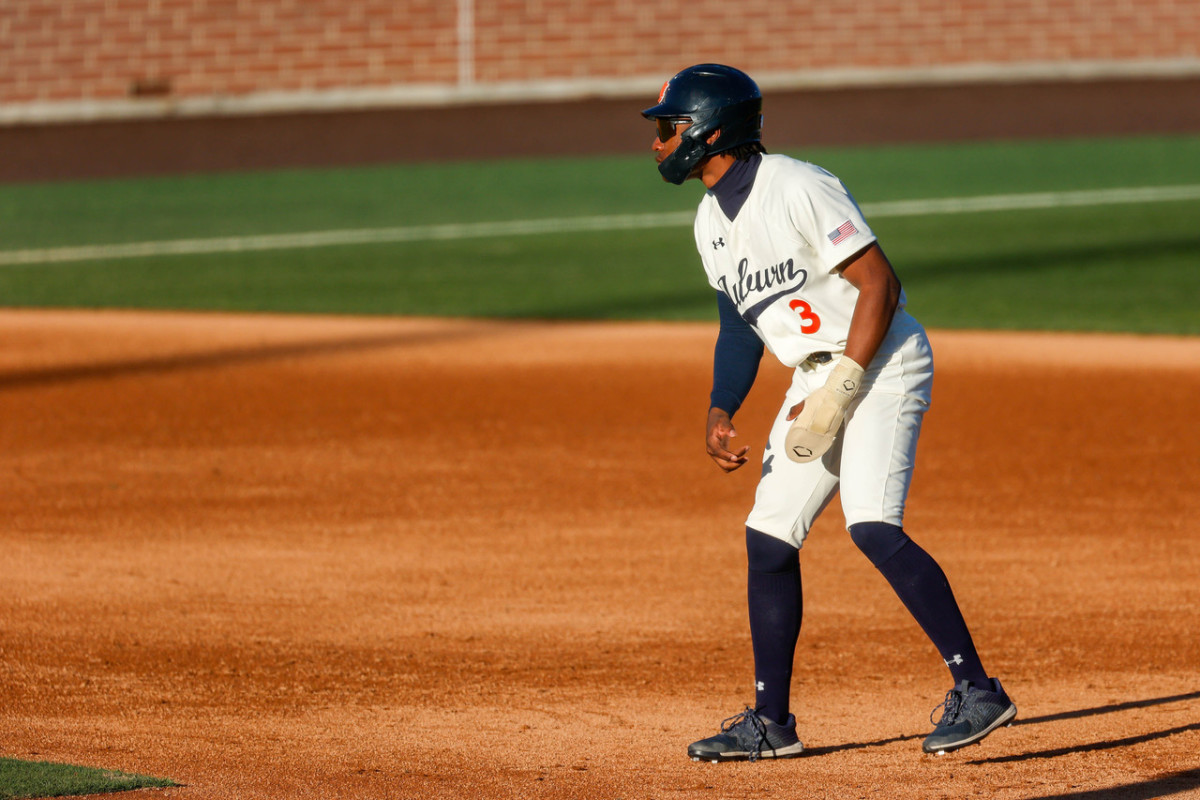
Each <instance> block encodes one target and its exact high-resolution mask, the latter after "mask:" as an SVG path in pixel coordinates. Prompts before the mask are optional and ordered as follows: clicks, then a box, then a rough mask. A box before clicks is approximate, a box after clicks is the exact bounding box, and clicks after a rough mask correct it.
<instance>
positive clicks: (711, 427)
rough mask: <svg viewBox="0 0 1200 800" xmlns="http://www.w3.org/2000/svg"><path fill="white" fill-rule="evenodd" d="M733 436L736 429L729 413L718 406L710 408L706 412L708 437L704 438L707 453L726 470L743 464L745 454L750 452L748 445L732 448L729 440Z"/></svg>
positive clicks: (735, 433) (732, 469)
mask: <svg viewBox="0 0 1200 800" xmlns="http://www.w3.org/2000/svg"><path fill="white" fill-rule="evenodd" d="M734 436H737V431H736V430H735V429H734V427H733V421H732V420H731V419H730V418H729V415H728V414H727V413H725V412H724V411H722V410H721V409H719V408H714V409H711V410H710V411H709V412H708V437H707V440H706V446H707V449H708V455H709V456H710V457H711V458H712V460H713V462H714V463H715V464H716V465H717V466H718V467H720V468H721V469H723V470H725V471H726V472H733V471H734V470H735V469H738V468H739V467H741V466H742V465H743V464H745V463H746V454H747V453H749V452H750V447H749V445H747V446H745V447H740V448H738V449H737V450H734V449H732V445H731V444H730V442H729V440H730V439H732V438H733V437H734Z"/></svg>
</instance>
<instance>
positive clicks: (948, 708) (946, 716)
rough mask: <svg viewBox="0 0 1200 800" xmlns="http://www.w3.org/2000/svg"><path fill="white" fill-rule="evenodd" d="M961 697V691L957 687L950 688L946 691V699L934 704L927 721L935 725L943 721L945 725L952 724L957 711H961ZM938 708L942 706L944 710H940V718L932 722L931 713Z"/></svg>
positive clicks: (956, 716) (955, 718)
mask: <svg viewBox="0 0 1200 800" xmlns="http://www.w3.org/2000/svg"><path fill="white" fill-rule="evenodd" d="M963 699H964V698H963V693H962V692H960V691H959V690H958V689H951V690H950V691H948V692H946V699H945V700H943V701H942V702H941V703H939V704H938V705H936V706H934V707H933V711H930V712H929V721H930V722H932V723H933V724H934V725H935V726H937V725H941V724H943V723H945V724H947V725H953V724H954V722H955V721H956V720H957V719H958V714H959V712H960V711H962V706H963ZM939 708H944V709H945V711H943V712H942V718H941V719H939V720H938V721H937V722H934V721H933V715H934V714H936V713H937V710H938V709H939Z"/></svg>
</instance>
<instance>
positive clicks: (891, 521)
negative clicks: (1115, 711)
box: [642, 64, 1017, 761]
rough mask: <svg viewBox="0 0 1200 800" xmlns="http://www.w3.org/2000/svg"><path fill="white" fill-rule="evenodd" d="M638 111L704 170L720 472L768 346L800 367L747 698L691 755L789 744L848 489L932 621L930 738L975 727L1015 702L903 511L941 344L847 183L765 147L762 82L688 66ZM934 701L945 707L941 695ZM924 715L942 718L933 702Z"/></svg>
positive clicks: (870, 534) (881, 550) (947, 741)
mask: <svg viewBox="0 0 1200 800" xmlns="http://www.w3.org/2000/svg"><path fill="white" fill-rule="evenodd" d="M642 115H643V116H645V117H646V118H647V119H650V120H652V121H654V122H655V123H656V125H657V133H658V135H657V137H656V138H655V140H654V145H653V149H654V154H655V158H656V159H657V161H658V168H659V171H660V172H661V173H662V176H663V178H664V179H665V180H667V181H670V182H671V183H675V184H682V183H683V182H684V181H686V180H688V179H689V178H697V179H699V180H700V181H701V182H702V183H703V184H704V185H705V187H706V188H707V192H706V193H705V195H704V198H703V199H702V200H701V201H700V207H699V209H698V210H697V212H696V222H695V238H696V248H697V249H698V250H699V252H700V261H701V263H702V264H703V266H704V271H705V273H706V274H707V276H708V281H709V284H710V285H711V286H712V288H713V289H715V290H716V298H717V311H718V316H719V319H720V332H719V334H718V336H717V343H716V347H715V353H714V359H713V385H712V394H711V397H710V408H709V412H708V426H707V449H708V454H709V456H711V457H712V459H713V461H714V462H716V464H717V466H718V467H720V468H721V469H722V470H724V471H726V472H732V471H734V470H736V469H739V468H741V467H742V466H743V465H745V464H746V463H747V461H748V460H749V455H748V454H749V452H750V447H749V446H740V447H739V446H738V445H737V444H736V443H734V441H733V439H734V437H736V435H737V433H736V431H735V429H734V426H733V416H734V414H735V413H736V412H737V410H738V407H739V406H740V405H741V404H742V401H743V400H744V399H745V397H746V395H747V393H748V392H749V391H750V387H751V386H752V384H753V383H754V379H755V377H756V375H757V372H758V366H759V362H760V360H761V358H762V355H763V350H764V348H765V349H767V350H770V351H771V353H772V354H774V355H775V357H776V358H778V359H779V360H780V361H781V362H783V363H784V364H786V365H788V366H789V367H793V368H794V369H795V372H794V374H793V377H792V382H791V386H790V388H789V389H788V391H787V394H786V396H785V398H784V400H783V404H782V407H781V408H780V410H779V413H778V415H777V417H776V419H775V422H774V425H773V426H772V428H771V432H770V434H769V436H768V440H767V443H766V447H765V449H764V452H763V458H762V477H761V479H760V480H759V483H758V488H757V492H756V495H755V500H754V506H753V508H752V509H751V511H750V514H749V517H748V518H747V520H746V551H747V560H748V565H749V575H748V591H747V599H748V603H749V612H750V613H749V616H750V634H751V642H752V649H753V653H754V673H755V687H756V688H755V704H754V706H753V707H752V708H751V707H747V708H746V710H745V711H744V712H743V713H741V714H737V715H736V716H733V717H730V718H729V719H727V720H725V721H724V722H723V723H722V726H721V730H720V732H719V733H717V735H715V736H712V737H710V738H707V739H702V740H700V741H698V742H694V743H693V744H691V745H690V746H689V747H688V755H689V756H691V757H692V759H693V760H696V761H699V760H706V761H735V760H751V761H754V760H757V759H759V758H792V757H795V756H798V755H800V754H801V752H802V750H803V746H802V744H801V743H800V740H799V738H798V737H797V734H796V717H795V715H794V714H792V713H791V710H790V707H789V696H790V690H791V678H792V661H793V658H794V655H795V648H796V642H797V639H798V636H799V633H800V620H801V610H802V593H801V580H800V560H799V550H800V548H801V546H802V545H803V544H804V540H805V537H807V536H808V532H809V530H810V529H811V528H812V525H813V522H814V521H815V520H816V518H817V516H818V515H819V514H820V513H821V511H822V510H823V509H824V508H825V507H826V506H827V505H828V504H829V502H830V501H831V500H832V499H833V496H834V494H835V493H837V492H838V491H839V490H840V492H841V502H842V510H843V512H844V513H845V517H846V525H847V528H848V530H849V532H850V537H851V538H852V539H853V541H854V543H855V544H856V545H857V546H858V547H859V549H861V550H862V552H863V553H864V554H865V555H866V556H867V558H869V559H870V560H871V562H872V563H873V564H874V565H875V567H876V568H877V569H878V570H879V571H880V572H881V573H883V576H884V577H885V578H886V579H887V580H888V582H889V583H890V584H891V586H892V588H893V589H894V590H895V592H896V594H897V595H898V596H899V598H900V599H901V601H903V603H904V605H905V606H906V607H907V608H908V610H909V611H910V612H911V613H912V615H913V617H914V618H915V619H916V621H917V622H918V623H919V624H920V626H921V628H922V629H923V630H924V631H925V633H926V634H927V635H928V636H929V638H930V640H931V641H932V642H933V644H934V646H935V647H936V648H937V650H938V651H939V652H940V653H941V656H942V659H943V660H944V661H945V663H946V666H947V667H948V668H949V669H950V674H951V677H952V680H953V682H954V688H952V689H951V690H950V691H949V692H948V693H947V695H946V698H945V700H944V702H943V703H942V704H941V705H940V706H938V708H942V709H943V711H942V715H941V718H940V720H939V721H938V722H937V723H936V727H935V729H934V730H933V732H932V733H931V734H929V736H928V737H927V738H926V739H925V741H924V745H923V748H924V750H925V752H929V753H937V752H946V751H950V750H953V749H956V748H959V747H963V746H965V745H969V744H972V743H974V742H978V741H979V740H981V739H983V737H985V736H987V735H988V734H989V733H991V732H992V731H993V730H995V729H996V728H997V727H999V726H1001V725H1004V724H1006V723H1009V722H1010V721H1011V720H1012V719H1013V718H1014V717H1015V716H1016V713H1017V707H1016V706H1015V705H1014V704H1013V702H1012V701H1011V700H1010V699H1009V697H1008V695H1007V693H1006V692H1005V691H1004V689H1003V687H1001V685H1000V681H999V680H997V679H996V678H994V677H991V676H989V675H988V673H987V672H986V671H985V670H984V668H983V664H982V663H981V661H980V658H979V655H978V653H977V652H976V649H975V645H974V643H973V641H972V638H971V634H970V632H969V631H968V629H967V625H966V623H965V622H964V620H963V617H962V614H961V612H960V611H959V607H958V603H957V602H956V600H955V598H954V594H953V592H952V591H951V589H950V584H949V583H948V581H947V580H946V576H945V574H944V573H943V572H942V570H941V568H940V567H939V566H938V564H937V562H935V561H934V560H933V558H932V557H930V556H929V554H928V553H926V552H925V551H924V550H923V549H922V548H921V547H920V546H919V545H918V544H917V543H916V542H914V541H913V540H912V539H910V538H909V537H908V535H907V534H906V533H905V531H904V529H903V528H902V524H903V518H904V505H905V500H906V497H907V494H908V487H909V483H910V480H911V478H912V471H913V465H914V461H915V456H916V448H917V437H918V434H919V433H920V430H921V420H922V417H923V416H924V413H925V410H926V409H927V408H928V406H929V402H930V389H931V385H932V382H933V356H932V353H931V350H930V346H929V340H928V339H927V338H926V335H925V330H924V329H923V328H922V327H921V325H920V324H919V323H918V322H917V321H916V320H915V319H914V318H913V317H911V316H910V315H909V314H908V313H907V312H906V311H905V310H904V306H905V298H904V290H903V289H902V288H901V286H900V282H899V280H898V279H897V277H896V274H895V272H894V271H893V270H892V266H891V264H890V263H889V262H888V259H887V257H886V256H885V255H884V253H883V250H882V249H881V248H880V246H879V243H878V242H877V241H876V238H875V235H874V234H873V233H872V232H871V228H870V226H868V225H867V222H866V220H865V219H863V215H862V213H861V211H860V210H859V208H858V206H857V205H856V203H855V201H854V198H852V197H851V196H850V194H849V192H848V191H847V190H846V187H845V186H844V185H843V184H842V182H841V181H840V180H838V178H837V177H835V176H834V175H832V174H831V173H829V172H827V171H826V170H824V169H821V168H820V167H817V166H814V165H812V164H808V163H804V162H801V161H796V160H794V159H791V158H788V157H786V156H782V155H771V154H768V153H767V151H766V150H765V149H764V148H763V146H762V96H761V94H760V92H759V89H758V86H757V85H756V84H755V82H754V81H753V80H752V79H751V78H750V77H749V76H748V75H746V74H745V73H743V72H741V71H739V70H736V69H733V68H731V67H727V66H722V65H719V64H700V65H698V66H694V67H689V68H688V69H685V70H683V71H682V72H680V73H679V74H677V75H675V76H674V77H673V78H671V79H670V80H669V81H667V83H666V84H665V85H664V86H663V89H662V92H661V93H660V95H659V98H658V103H657V104H656V105H654V106H652V107H650V108H648V109H646V110H645V111H643V112H642ZM934 712H935V713H936V712H937V708H935V709H934ZM930 716H931V721H932V716H933V715H932V714H931V715H930Z"/></svg>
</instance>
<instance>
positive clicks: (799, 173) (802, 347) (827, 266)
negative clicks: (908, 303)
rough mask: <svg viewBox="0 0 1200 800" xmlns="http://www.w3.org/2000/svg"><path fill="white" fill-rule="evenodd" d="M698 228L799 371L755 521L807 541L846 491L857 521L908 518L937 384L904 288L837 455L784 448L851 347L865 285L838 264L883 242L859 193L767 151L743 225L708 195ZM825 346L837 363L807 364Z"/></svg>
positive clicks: (714, 267) (725, 286) (720, 274)
mask: <svg viewBox="0 0 1200 800" xmlns="http://www.w3.org/2000/svg"><path fill="white" fill-rule="evenodd" d="M695 234H696V247H697V248H698V249H699V251H700V257H701V260H702V261H703V263H704V270H705V272H706V273H707V274H708V280H709V283H710V284H712V286H713V288H715V289H718V290H720V291H722V292H724V293H725V294H726V295H728V296H729V298H730V300H732V301H733V303H734V305H736V306H737V309H738V311H739V312H740V314H741V315H742V317H743V318H744V319H745V320H746V321H747V322H749V323H750V325H751V326H752V327H753V329H754V331H755V332H756V333H757V334H758V336H759V337H760V338H761V339H762V340H763V342H764V343H765V345H766V347H767V349H769V350H770V351H771V352H772V353H773V354H774V355H775V356H776V358H778V359H779V360H780V361H781V362H783V363H784V364H787V365H788V366H791V367H796V368H797V369H796V370H795V372H794V373H793V376H792V385H791V387H790V388H789V389H788V392H787V396H786V397H785V398H784V402H783V405H782V406H781V408H780V409H779V413H778V414H777V416H776V419H775V423H774V424H773V425H772V427H771V432H770V434H769V436H768V439H767V446H766V448H765V449H764V451H763V472H762V478H761V479H760V481H759V484H758V489H757V492H756V495H755V502H754V507H753V509H751V511H750V515H749V517H748V518H747V520H746V524H747V526H748V527H750V528H753V529H754V530H757V531H761V532H763V533H766V534H768V535H770V536H774V537H776V538H779V539H782V540H783V541H786V542H790V543H791V544H793V545H795V546H796V547H801V546H802V545H803V544H804V540H805V538H806V537H807V535H808V532H809V530H810V528H811V527H812V525H813V522H814V521H815V520H816V518H817V517H818V516H819V515H820V513H821V511H822V510H823V509H824V508H825V507H826V505H827V504H828V503H829V502H830V501H831V500H832V498H833V496H834V494H835V493H836V492H838V491H839V489H840V491H841V496H842V511H843V513H844V515H845V518H846V525H847V526H849V525H853V524H854V523H856V522H887V523H890V524H893V525H897V526H900V525H902V524H903V519H904V506H905V503H906V500H907V497H908V487H909V481H910V480H911V477H912V472H913V467H914V464H915V461H916V448H917V439H918V436H919V435H920V430H921V421H922V418H923V417H924V414H925V410H926V409H927V408H928V407H929V402H930V399H931V389H932V383H933V355H932V352H931V350H930V348H929V340H928V338H927V337H926V335H925V330H924V329H923V328H922V327H921V325H920V323H919V322H917V321H916V320H915V319H913V318H912V317H911V316H909V314H908V313H907V312H905V311H904V293H903V291H901V294H900V303H899V306H898V307H897V309H896V313H895V315H894V316H893V318H892V324H891V326H890V327H889V328H888V331H887V334H886V335H885V337H884V339H883V341H882V342H881V343H880V346H879V349H878V351H877V352H876V354H875V357H874V358H873V359H872V361H871V363H870V364H866V365H864V367H866V373H865V375H864V376H863V381H862V388H861V389H860V391H859V393H858V395H857V396H856V397H855V398H854V400H853V401H852V402H851V404H850V407H849V408H848V409H847V413H846V423H845V427H844V428H843V429H842V431H841V432H840V433H839V435H838V437H837V439H835V441H834V444H833V446H832V447H831V448H830V450H829V452H828V453H826V454H825V455H824V456H823V457H822V458H821V459H818V460H816V461H811V462H808V463H804V464H799V463H796V462H794V461H791V460H790V459H788V458H787V457H786V456H785V455H784V453H785V445H784V442H785V438H786V435H787V431H788V429H789V428H790V427H791V422H790V421H789V420H788V419H787V415H788V413H789V410H790V409H791V408H792V406H794V405H795V404H797V403H799V402H800V401H801V400H804V399H805V398H806V397H808V396H809V394H811V393H812V392H813V390H815V389H816V388H817V387H819V386H822V385H823V384H824V383H825V381H826V379H827V377H828V374H829V372H830V371H831V370H832V369H833V367H834V364H835V363H836V356H838V355H840V354H841V353H842V352H844V351H845V348H846V339H847V337H848V335H849V332H850V319H851V317H852V316H853V314H854V307H855V304H856V303H857V302H858V295H859V292H858V290H857V289H856V288H854V286H853V285H852V284H851V283H850V282H849V281H847V280H846V279H845V278H844V277H843V276H842V275H841V274H840V273H839V272H837V271H835V270H836V269H837V267H838V266H839V265H841V264H843V263H844V262H845V261H846V260H847V259H849V258H850V257H851V256H853V255H854V254H856V253H858V252H859V251H861V250H863V249H864V248H865V247H867V246H868V245H870V244H871V243H872V242H874V241H875V234H874V233H872V232H871V229H870V227H868V225H867V223H866V221H865V220H864V219H863V216H862V212H861V211H859V208H858V205H857V204H856V203H855V202H854V198H852V197H851V196H850V193H849V192H848V191H846V187H845V186H844V185H843V184H842V182H841V181H840V180H838V178H837V177H836V176H834V175H832V174H831V173H829V172H827V171H826V170H824V169H821V168H820V167H817V166H814V165H812V164H807V163H804V162H801V161H796V160H794V159H791V158H788V157H786V156H778V155H764V156H763V157H762V162H761V164H760V165H759V167H758V172H757V173H756V175H755V177H754V183H753V186H752V188H751V189H750V193H749V195H747V197H746V199H745V202H744V204H743V205H742V207H741V209H740V210H739V211H738V212H737V215H736V218H735V219H734V220H733V222H730V221H729V218H728V217H726V216H725V213H724V212H723V211H722V210H721V206H720V204H719V203H718V201H717V199H716V196H715V195H713V194H712V193H711V192H709V193H706V194H705V196H704V199H703V200H702V201H701V202H700V208H699V210H698V211H697V214H696V226H695ZM822 351H826V352H829V353H831V354H832V355H834V357H835V358H834V360H833V361H829V362H826V363H824V364H819V365H812V364H805V365H803V366H801V365H802V362H805V361H806V359H807V358H808V356H809V355H810V354H812V353H816V352H822Z"/></svg>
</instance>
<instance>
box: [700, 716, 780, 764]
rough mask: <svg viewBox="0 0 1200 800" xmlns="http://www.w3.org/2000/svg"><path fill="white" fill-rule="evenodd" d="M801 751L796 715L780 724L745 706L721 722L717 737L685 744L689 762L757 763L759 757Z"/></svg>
mask: <svg viewBox="0 0 1200 800" xmlns="http://www.w3.org/2000/svg"><path fill="white" fill-rule="evenodd" d="M803 751H804V745H803V744H801V743H800V740H799V739H798V738H796V716H795V715H794V714H788V718H787V722H785V723H784V724H782V725H780V724H779V723H777V722H772V721H771V720H769V719H767V718H766V717H761V716H759V715H758V712H757V711H755V710H754V709H752V708H749V707H747V708H746V710H745V711H743V712H742V713H741V714H737V715H735V716H732V717H730V718H729V719H727V720H725V721H724V722H722V723H721V732H720V733H718V734H717V735H716V736H711V737H709V738H707V739H701V740H700V741H698V742H692V744H690V745H688V755H689V756H691V759H692V761H711V762H713V763H714V764H715V763H716V762H718V761H757V760H758V759H760V758H795V757H796V756H798V755H800V754H801V753H802V752H803Z"/></svg>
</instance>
